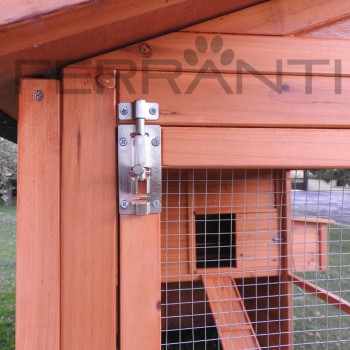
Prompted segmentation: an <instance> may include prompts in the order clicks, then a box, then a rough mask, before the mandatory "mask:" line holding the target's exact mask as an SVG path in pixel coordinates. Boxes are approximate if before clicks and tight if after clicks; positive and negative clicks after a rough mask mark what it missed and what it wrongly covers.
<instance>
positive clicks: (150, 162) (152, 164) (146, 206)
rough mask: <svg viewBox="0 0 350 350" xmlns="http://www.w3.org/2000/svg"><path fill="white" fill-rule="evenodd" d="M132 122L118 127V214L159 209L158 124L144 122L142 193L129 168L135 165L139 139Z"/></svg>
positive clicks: (145, 213)
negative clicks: (145, 170) (143, 184)
mask: <svg viewBox="0 0 350 350" xmlns="http://www.w3.org/2000/svg"><path fill="white" fill-rule="evenodd" d="M135 134H136V126H135V125H119V126H118V172H119V174H118V177H119V208H120V214H132V215H135V214H136V215H147V214H157V213H160V212H161V208H162V205H161V195H162V171H161V152H162V150H161V127H160V126H159V125H145V137H144V138H143V139H142V152H144V155H142V159H143V162H144V164H142V165H143V166H144V167H145V168H146V169H147V175H146V176H147V180H146V184H147V186H146V193H138V187H139V186H137V181H136V182H135V177H133V174H132V169H133V168H135V167H136V166H137V165H138V158H139V157H140V155H139V154H138V153H140V149H139V151H137V148H138V147H140V145H139V141H138V140H137V138H136V136H137V135H135Z"/></svg>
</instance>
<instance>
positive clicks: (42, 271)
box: [16, 79, 60, 350]
mask: <svg viewBox="0 0 350 350" xmlns="http://www.w3.org/2000/svg"><path fill="white" fill-rule="evenodd" d="M58 84H59V83H58V81H57V80H39V79H25V80H23V81H22V83H21V94H20V110H19V115H20V118H19V125H18V168H19V172H18V206H17V210H18V212H17V213H18V214H17V215H18V222H17V264H16V269H17V271H16V349H17V350H60V95H59V93H58V92H59V91H57V89H58V87H59V85H58ZM37 90H40V91H42V93H43V94H44V98H43V100H42V101H40V102H39V101H37V100H35V99H34V97H33V94H34V93H35V91H37Z"/></svg>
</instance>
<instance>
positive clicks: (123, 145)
mask: <svg viewBox="0 0 350 350" xmlns="http://www.w3.org/2000/svg"><path fill="white" fill-rule="evenodd" d="M119 144H120V146H122V147H125V146H126V145H127V144H128V140H127V139H126V138H125V137H122V138H121V139H120V140H119Z"/></svg>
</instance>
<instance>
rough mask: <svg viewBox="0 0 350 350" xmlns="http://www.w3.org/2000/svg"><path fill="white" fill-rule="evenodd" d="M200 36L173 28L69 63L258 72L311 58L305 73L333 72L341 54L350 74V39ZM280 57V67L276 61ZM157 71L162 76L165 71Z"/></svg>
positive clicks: (293, 70)
mask: <svg viewBox="0 0 350 350" xmlns="http://www.w3.org/2000/svg"><path fill="white" fill-rule="evenodd" d="M200 37H201V38H202V40H198V34H197V33H186V32H177V33H172V34H168V35H164V36H161V37H158V38H155V39H151V40H147V41H144V42H143V43H142V46H141V47H140V44H135V45H132V46H129V47H126V48H123V49H119V50H115V51H111V52H108V53H106V54H103V55H100V56H97V57H94V58H92V59H89V60H85V61H81V62H78V63H76V64H74V65H73V66H75V67H96V66H98V65H103V66H105V67H106V68H113V69H119V70H151V71H163V72H164V71H176V72H179V71H183V72H185V71H186V72H199V71H200V70H201V71H202V72H211V73H213V72H217V71H219V72H220V73H236V72H237V71H240V70H243V71H246V70H249V68H248V65H250V66H251V67H253V69H254V70H255V71H257V72H259V73H260V74H276V73H282V74H301V75H305V72H306V69H305V61H308V60H310V61H315V64H313V67H312V71H310V72H308V74H313V75H330V76H334V75H335V60H342V67H341V74H342V75H344V76H348V75H349V74H350V63H349V59H348V57H349V48H350V43H349V42H348V41H345V40H330V39H325V40H318V39H315V38H303V37H273V36H262V35H234V34H222V35H220V37H218V36H217V35H216V34H210V33H209V34H208V33H203V34H201V36H200ZM218 38H219V39H218ZM145 50H146V51H145ZM226 50H228V51H226ZM224 52H225V54H224V55H223V53H224ZM295 60H297V61H298V62H297V63H296V62H294V61H295ZM279 62H280V63H281V64H282V68H280V67H278V64H279ZM250 70H252V69H251V68H250ZM254 70H253V72H254ZM158 74H159V75H160V77H162V78H163V79H165V77H164V73H163V74H162V75H161V74H160V73H158ZM177 75H179V74H177ZM129 76H130V74H129ZM152 77H153V75H152V76H151V77H148V76H147V75H146V76H144V79H146V80H147V79H152ZM166 77H168V78H173V79H175V78H176V75H174V74H172V75H170V74H169V75H166Z"/></svg>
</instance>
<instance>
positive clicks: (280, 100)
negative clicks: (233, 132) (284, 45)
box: [119, 61, 350, 128]
mask: <svg viewBox="0 0 350 350" xmlns="http://www.w3.org/2000/svg"><path fill="white" fill-rule="evenodd" d="M349 62H350V61H349ZM129 77H130V78H129ZM119 78H120V79H119V85H120V89H119V94H120V100H121V101H134V100H135V99H140V98H142V99H146V100H151V101H157V102H158V103H159V105H160V119H159V120H157V123H158V124H162V125H178V126H181V125H183V126H196V125H197V126H256V127H260V126H265V127H312V128H349V127H350V119H349V117H348V110H349V108H350V99H349V96H350V79H348V78H343V79H342V80H341V83H342V86H341V93H336V90H335V84H336V83H337V81H338V82H339V80H337V79H335V78H329V77H312V79H310V81H308V82H307V83H306V78H305V77H300V76H283V77H282V79H281V84H280V90H279V91H278V89H277V90H276V89H274V88H273V86H271V85H270V86H268V85H267V84H268V83H267V81H268V82H269V83H270V84H272V85H273V84H276V82H277V80H278V78H277V76H273V75H271V76H266V77H265V80H264V81H261V77H260V76H259V77H258V76H254V75H251V74H241V75H235V74H197V73H183V74H177V75H174V73H172V72H168V73H167V72H150V73H148V72H133V73H131V74H130V73H129V72H120V74H119ZM171 79H173V80H171ZM126 83H129V84H130V85H131V86H132V88H131V89H128V88H127V86H126ZM170 83H171V84H170ZM194 84H195V85H194ZM311 85H312V93H306V87H307V86H308V87H311ZM227 87H228V89H230V90H231V92H232V93H231V92H230V91H229V92H227ZM178 92H179V93H178ZM170 97H171V98H170Z"/></svg>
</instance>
